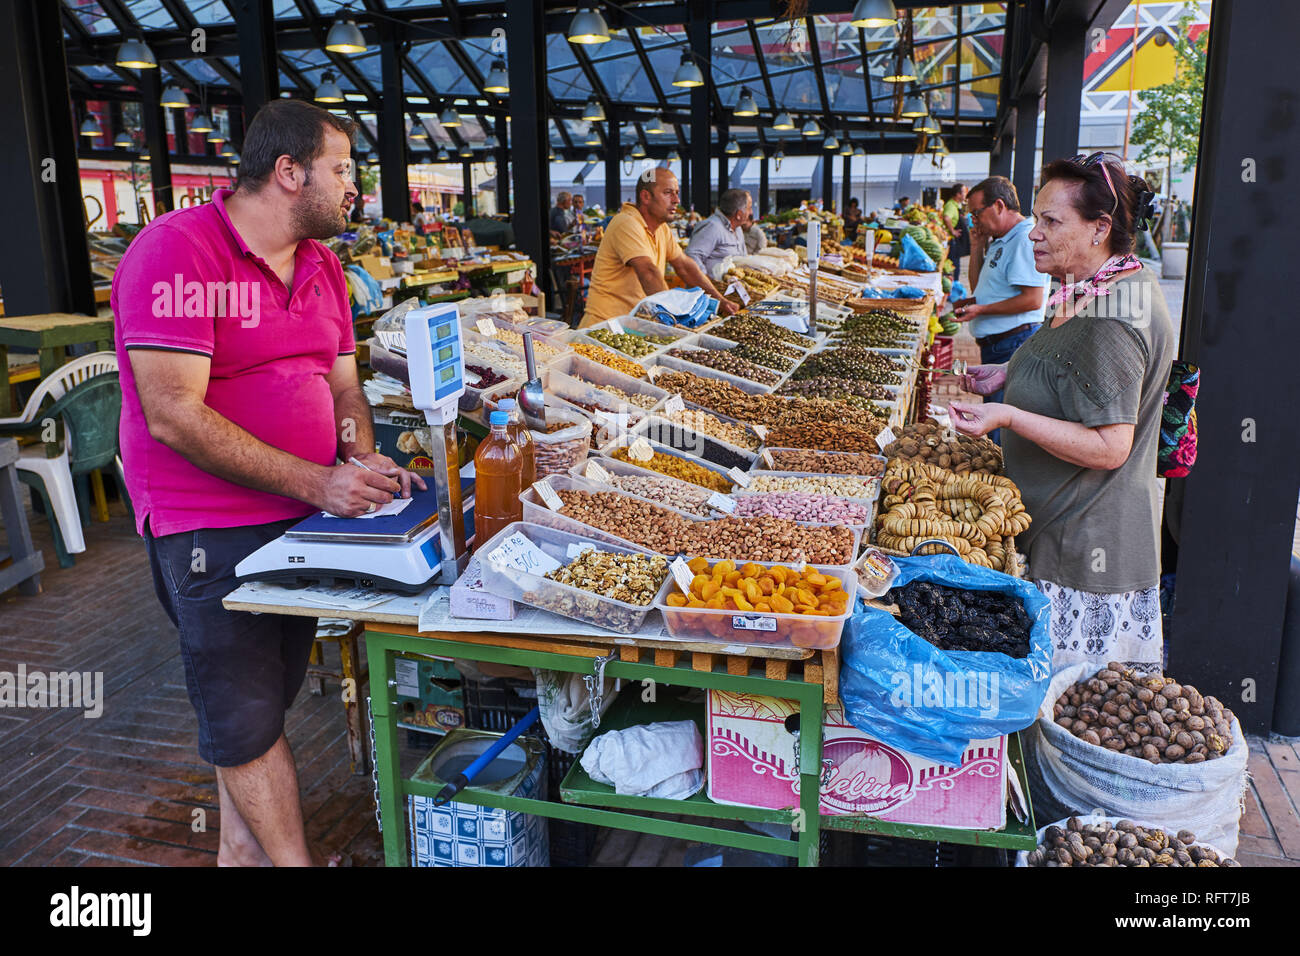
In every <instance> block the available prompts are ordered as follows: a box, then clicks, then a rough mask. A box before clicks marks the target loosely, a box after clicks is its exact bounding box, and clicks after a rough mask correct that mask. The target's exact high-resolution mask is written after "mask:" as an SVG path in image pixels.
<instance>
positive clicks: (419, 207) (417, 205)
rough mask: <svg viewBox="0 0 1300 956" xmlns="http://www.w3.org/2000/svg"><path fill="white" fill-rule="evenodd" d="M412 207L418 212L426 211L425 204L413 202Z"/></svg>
mask: <svg viewBox="0 0 1300 956" xmlns="http://www.w3.org/2000/svg"><path fill="white" fill-rule="evenodd" d="M411 208H412V209H414V210H415V211H416V212H424V206H423V205H422V204H421V203H418V202H413V203H411Z"/></svg>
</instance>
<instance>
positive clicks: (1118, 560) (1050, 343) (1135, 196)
mask: <svg viewBox="0 0 1300 956" xmlns="http://www.w3.org/2000/svg"><path fill="white" fill-rule="evenodd" d="M1150 205H1151V193H1150V191H1149V189H1148V188H1147V184H1146V182H1145V181H1143V180H1142V179H1139V178H1138V177H1130V176H1128V175H1127V174H1126V173H1125V172H1124V167H1123V165H1122V164H1121V163H1120V162H1117V161H1113V160H1109V159H1107V158H1106V156H1105V155H1103V154H1099V153H1098V154H1093V155H1092V156H1089V157H1088V158H1087V159H1082V158H1076V159H1074V160H1058V161H1056V162H1053V163H1050V164H1049V165H1048V166H1047V167H1046V168H1045V169H1044V170H1043V176H1042V187H1041V188H1040V189H1039V192H1038V196H1037V199H1036V201H1035V203H1034V219H1035V226H1034V229H1033V231H1032V232H1030V233H1029V238H1030V240H1031V241H1032V242H1033V243H1034V263H1035V265H1036V267H1037V268H1038V270H1039V271H1040V272H1046V273H1049V274H1051V275H1052V276H1053V277H1054V278H1056V279H1057V280H1059V281H1060V283H1061V287H1060V289H1059V290H1058V291H1057V292H1056V293H1055V294H1054V295H1053V296H1052V297H1051V299H1050V300H1049V305H1051V306H1055V310H1054V312H1052V311H1050V310H1049V319H1048V320H1047V321H1045V322H1044V323H1043V325H1042V327H1041V328H1040V329H1039V330H1038V332H1036V333H1035V334H1034V335H1033V336H1032V337H1031V338H1030V339H1029V340H1028V341H1027V342H1026V343H1025V344H1024V345H1023V346H1021V347H1020V349H1019V351H1017V352H1016V354H1015V356H1014V357H1013V358H1012V359H1011V361H1010V362H1008V363H1007V364H1006V365H1005V366H1002V365H980V366H976V367H974V368H972V369H971V370H970V372H969V373H968V374H967V375H966V376H965V378H964V379H963V387H965V388H966V389H967V390H968V391H971V392H975V393H976V394H981V395H987V394H990V393H992V392H994V391H997V390H998V389H999V388H1003V387H1005V402H1003V403H994V404H984V405H971V404H965V403H962V402H953V403H952V405H951V409H950V410H951V412H952V422H953V427H954V428H955V429H957V430H958V431H960V432H963V433H965V434H968V435H983V434H985V433H987V432H989V431H992V430H993V429H995V428H1001V429H1003V440H1002V444H1003V453H1004V456H1005V462H1006V473H1007V477H1009V478H1010V479H1011V480H1012V481H1014V482H1016V484H1017V485H1019V487H1020V492H1021V496H1022V498H1023V500H1024V503H1025V508H1026V509H1027V510H1028V512H1029V514H1030V515H1031V517H1032V518H1033V524H1032V525H1031V526H1030V529H1029V531H1028V532H1026V533H1025V534H1024V535H1021V536H1019V537H1018V538H1017V539H1016V542H1017V545H1018V546H1020V547H1021V548H1022V549H1023V550H1024V551H1025V552H1026V554H1027V555H1028V558H1029V573H1030V577H1031V578H1033V579H1034V581H1035V583H1036V584H1037V585H1038V587H1039V589H1040V590H1042V592H1043V593H1044V594H1045V595H1046V596H1047V597H1048V598H1049V599H1050V600H1051V602H1052V611H1051V636H1052V645H1053V649H1054V656H1053V668H1054V669H1058V670H1059V669H1060V668H1061V667H1064V666H1066V665H1068V664H1072V663H1075V662H1078V661H1082V660H1088V661H1095V662H1097V663H1099V664H1100V665H1102V666H1104V665H1105V664H1106V662H1108V661H1113V660H1118V661H1129V662H1140V663H1156V664H1159V663H1160V662H1161V659H1162V655H1163V639H1162V633H1161V626H1160V599H1159V580H1160V552H1159V548H1160V513H1161V497H1160V489H1159V485H1158V484H1157V480H1156V452H1157V447H1158V444H1159V437H1160V421H1161V416H1162V410H1163V403H1164V394H1165V384H1166V382H1167V380H1168V377H1169V367H1170V363H1171V360H1172V352H1173V329H1172V326H1171V324H1170V320H1169V311H1168V309H1167V307H1166V305H1165V301H1164V296H1163V295H1162V294H1161V292H1160V287H1159V286H1158V285H1157V283H1156V280H1155V277H1154V276H1153V275H1151V273H1150V270H1148V269H1144V268H1143V267H1142V264H1141V263H1140V262H1139V261H1138V259H1137V258H1136V257H1135V256H1134V255H1133V246H1134V238H1135V230H1136V228H1137V226H1138V224H1139V223H1140V222H1141V221H1142V219H1144V218H1146V217H1147V216H1148V215H1149V214H1150ZM1081 277H1086V278H1081Z"/></svg>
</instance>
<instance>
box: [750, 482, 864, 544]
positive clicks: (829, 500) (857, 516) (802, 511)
mask: <svg viewBox="0 0 1300 956" xmlns="http://www.w3.org/2000/svg"><path fill="white" fill-rule="evenodd" d="M731 497H732V498H734V499H735V501H736V511H735V514H736V516H737V517H739V518H749V517H754V516H757V515H771V516H772V517H774V518H790V519H791V520H792V521H798V522H800V523H802V524H810V523H820V524H835V523H838V524H845V525H848V526H849V527H850V528H856V529H858V530H860V531H861V532H862V533H863V535H864V536H865V535H866V533H867V529H868V528H870V527H871V524H872V522H873V521H874V520H875V518H876V502H875V499H874V498H850V497H847V496H845V495H828V494H825V493H822V492H797V491H750V490H749V489H740V490H737V491H734V492H732V494H731ZM812 498H816V499H817V502H816V504H817V505H822V506H829V507H832V508H835V509H837V510H838V511H839V515H838V516H836V517H827V516H825V515H823V514H818V513H817V512H816V511H815V510H813V509H812V507H811V505H812V504H813V503H812V502H811V500H810V499H812ZM746 499H749V500H746ZM806 499H808V500H806ZM848 512H852V514H849V513H848Z"/></svg>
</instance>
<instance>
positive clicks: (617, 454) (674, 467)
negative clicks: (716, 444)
mask: <svg viewBox="0 0 1300 956" xmlns="http://www.w3.org/2000/svg"><path fill="white" fill-rule="evenodd" d="M638 437H640V438H645V439H646V441H647V443H648V444H649V445H650V450H651V452H652V457H651V458H650V459H649V460H648V461H643V460H639V459H635V458H633V457H632V456H631V444H632V443H633V442H635V440H636V438H638ZM600 454H601V455H602V456H604V457H605V458H612V459H614V460H615V461H625V462H628V463H629V464H632V465H636V466H637V467H639V468H644V469H645V470H646V471H651V472H658V473H659V474H661V475H668V476H669V477H670V478H680V479H681V480H682V481H688V482H690V483H691V484H693V485H698V486H700V487H701V488H705V489H707V490H709V491H716V492H719V493H720V494H724V495H725V494H728V493H729V492H730V491H731V489H732V487H733V485H734V482H733V481H732V480H731V477H730V476H729V475H728V474H727V469H726V468H724V467H722V466H721V465H716V464H714V463H713V462H711V461H706V460H704V459H703V458H699V457H696V456H694V455H691V454H690V453H688V452H684V451H680V450H678V449H676V448H672V447H670V446H668V445H664V444H661V443H660V442H657V441H655V440H654V439H652V438H649V437H648V436H645V435H637V436H635V437H634V436H632V435H623V436H621V437H619V438H616V439H614V440H613V441H612V442H610V443H609V444H608V445H605V446H604V447H603V448H601V449H600ZM744 470H745V469H744V468H741V471H744Z"/></svg>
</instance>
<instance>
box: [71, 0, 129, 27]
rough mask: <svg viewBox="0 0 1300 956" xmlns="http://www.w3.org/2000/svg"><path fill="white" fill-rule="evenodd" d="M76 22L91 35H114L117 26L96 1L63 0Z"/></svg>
mask: <svg viewBox="0 0 1300 956" xmlns="http://www.w3.org/2000/svg"><path fill="white" fill-rule="evenodd" d="M63 3H64V5H65V6H66V7H67V8H68V9H69V10H71V11H72V15H73V16H74V17H76V18H77V21H78V22H79V23H80V24H81V25H82V26H83V27H85V28H86V29H87V30H89V31H90V32H91V33H116V32H117V26H116V25H115V24H114V23H113V20H112V18H111V17H109V15H108V14H107V13H105V12H104V8H103V7H101V6H100V5H99V2H98V0H63Z"/></svg>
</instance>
